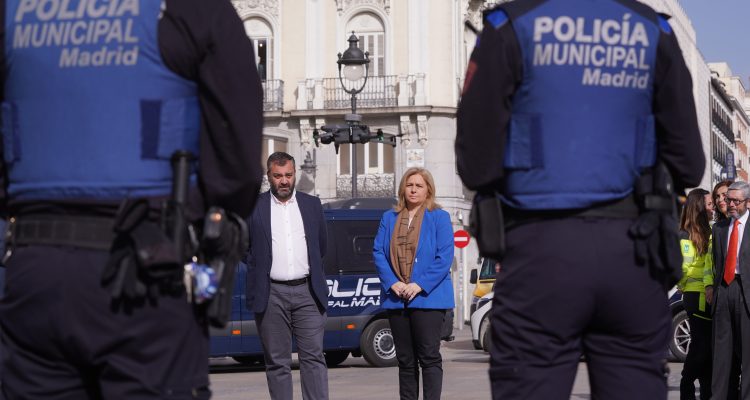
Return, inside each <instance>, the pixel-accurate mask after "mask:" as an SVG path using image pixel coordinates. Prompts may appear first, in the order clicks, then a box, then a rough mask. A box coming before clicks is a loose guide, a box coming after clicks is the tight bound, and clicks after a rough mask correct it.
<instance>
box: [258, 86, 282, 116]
mask: <svg viewBox="0 0 750 400" xmlns="http://www.w3.org/2000/svg"><path fill="white" fill-rule="evenodd" d="M261 85H262V86H263V111H281V110H283V109H284V81H282V80H281V79H268V80H264V81H261Z"/></svg>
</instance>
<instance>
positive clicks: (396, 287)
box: [391, 281, 406, 297]
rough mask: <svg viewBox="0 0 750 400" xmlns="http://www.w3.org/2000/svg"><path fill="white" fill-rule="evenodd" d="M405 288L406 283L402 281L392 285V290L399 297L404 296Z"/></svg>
mask: <svg viewBox="0 0 750 400" xmlns="http://www.w3.org/2000/svg"><path fill="white" fill-rule="evenodd" d="M404 289H406V284H405V283H404V282H401V281H398V282H396V283H394V284H393V285H391V292H393V293H396V296H398V297H404Z"/></svg>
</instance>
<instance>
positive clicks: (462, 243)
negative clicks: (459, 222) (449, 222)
mask: <svg viewBox="0 0 750 400" xmlns="http://www.w3.org/2000/svg"><path fill="white" fill-rule="evenodd" d="M453 243H455V244H456V247H458V248H459V249H463V248H464V247H466V246H468V245H469V232H466V231H465V230H463V229H460V230H457V231H455V232H453Z"/></svg>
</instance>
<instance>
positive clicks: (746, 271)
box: [706, 182, 750, 400]
mask: <svg viewBox="0 0 750 400" xmlns="http://www.w3.org/2000/svg"><path fill="white" fill-rule="evenodd" d="M749 199H750V185H748V184H747V183H746V182H734V183H733V184H731V185H730V186H729V191H728V192H727V207H728V210H729V215H730V217H731V218H729V219H725V220H723V221H720V222H717V223H716V224H715V225H714V227H713V254H714V268H715V273H716V276H715V277H714V282H715V286H714V289H713V293H711V292H709V290H708V288H707V290H706V298H708V299H713V300H711V303H712V304H713V307H712V309H713V324H714V326H713V330H714V358H713V376H712V383H711V390H712V392H713V398H715V399H722V400H723V399H737V398H742V399H748V398H750V379H741V382H742V384H741V388H738V383H737V379H736V377H735V378H733V376H734V375H735V374H732V373H730V371H731V367H732V357H733V356H734V357H736V358H737V359H740V360H741V364H742V371H750V314H748V310H750V302H749V301H748V298H749V297H748V296H750V291H749V292H745V290H744V286H743V285H747V284H749V283H750V239H748V240H747V241H745V240H744V239H745V236H747V233H748V232H750V229H748V227H747V225H748V224H747V222H748V212H747V202H748V200H749ZM743 276H745V277H747V278H746V279H745V283H743V282H742V278H741V277H743ZM743 343H745V345H743ZM738 389H739V390H740V393H738ZM740 394H741V397H738V395H740Z"/></svg>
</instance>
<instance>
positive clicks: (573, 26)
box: [487, 0, 668, 210]
mask: <svg viewBox="0 0 750 400" xmlns="http://www.w3.org/2000/svg"><path fill="white" fill-rule="evenodd" d="M512 4H513V3H509V5H508V7H507V10H506V11H503V10H502V9H500V10H498V11H494V12H493V13H490V14H489V15H488V16H487V21H488V22H489V23H491V24H493V25H494V26H495V27H497V28H499V27H500V26H502V25H503V24H505V23H510V24H512V27H513V29H514V31H515V33H516V35H517V37H518V41H519V44H520V49H521V54H522V57H523V82H522V84H521V86H520V87H519V88H518V90H517V91H516V93H515V95H514V97H513V99H512V119H511V122H510V129H509V136H508V143H507V147H506V154H505V165H504V167H505V172H506V186H505V188H504V192H503V194H504V201H505V202H506V203H507V204H509V205H510V206H512V207H515V208H520V209H529V210H552V209H573V208H586V207H589V206H591V205H593V204H596V203H599V202H605V201H609V200H615V199H620V198H623V197H625V196H627V195H628V194H629V193H630V192H631V191H632V189H633V185H634V184H635V181H636V178H637V177H638V176H639V174H640V173H641V172H642V171H643V170H644V169H645V168H647V167H651V166H653V165H654V163H655V157H656V140H655V133H654V116H653V115H652V94H653V85H654V82H653V79H654V67H655V61H656V47H657V42H658V38H659V31H660V21H659V18H660V17H657V14H656V13H654V12H653V11H651V13H652V14H653V15H645V14H640V13H637V12H635V11H634V10H633V9H630V8H627V7H625V6H623V5H622V4H620V3H618V2H617V1H581V0H565V1H561V0H551V1H546V2H541V5H539V6H538V7H535V8H531V9H530V10H528V11H525V10H524V11H522V12H519V11H518V8H515V7H514V6H511V5H512ZM663 22H664V24H665V25H664V28H663V29H666V28H667V27H668V25H666V21H663Z"/></svg>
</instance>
